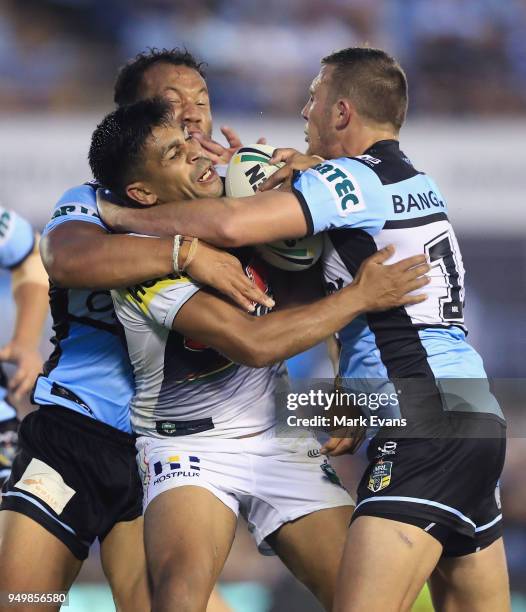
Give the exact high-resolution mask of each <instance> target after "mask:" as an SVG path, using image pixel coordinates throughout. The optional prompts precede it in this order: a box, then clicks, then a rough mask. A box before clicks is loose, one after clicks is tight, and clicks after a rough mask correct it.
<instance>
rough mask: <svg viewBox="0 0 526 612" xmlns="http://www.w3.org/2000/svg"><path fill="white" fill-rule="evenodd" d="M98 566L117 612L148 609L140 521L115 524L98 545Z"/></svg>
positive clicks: (138, 519) (141, 524)
mask: <svg viewBox="0 0 526 612" xmlns="http://www.w3.org/2000/svg"><path fill="white" fill-rule="evenodd" d="M100 552H101V555H100V556H101V562H102V568H103V570H104V574H105V575H106V578H107V579H108V582H109V584H110V587H111V592H112V594H113V598H114V600H115V603H116V606H117V608H118V609H120V610H126V611H130V612H131V611H132V610H137V611H142V610H149V609H150V605H151V602H150V590H149V585H148V573H147V570H146V555H145V552H144V533H143V517H142V516H140V517H138V518H136V519H135V520H132V521H121V522H119V523H117V524H116V525H115V526H114V527H113V528H112V530H111V531H110V532H109V533H108V535H107V536H106V537H105V538H104V539H103V540H102V543H101V548H100Z"/></svg>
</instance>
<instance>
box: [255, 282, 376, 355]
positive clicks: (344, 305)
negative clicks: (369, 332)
mask: <svg viewBox="0 0 526 612" xmlns="http://www.w3.org/2000/svg"><path fill="white" fill-rule="evenodd" d="M366 310H367V306H366V302H365V300H364V299H363V297H362V292H361V290H360V289H359V288H358V287H354V286H349V287H347V288H345V289H343V290H341V291H338V292H337V293H335V294H333V295H331V296H329V297H327V298H324V299H323V300H318V301H316V302H314V303H312V304H309V305H307V306H297V307H294V308H288V309H285V310H283V311H280V312H273V313H270V314H269V315H266V316H264V317H260V318H258V319H257V320H255V321H254V323H253V326H252V333H251V345H252V350H251V351H250V354H251V359H253V360H254V361H253V363H250V364H249V365H254V366H256V367H263V366H267V365H270V364H272V363H276V362H278V361H282V360H284V359H288V358H289V357H292V356H293V355H297V354H298V353H301V352H303V351H306V350H308V349H310V348H312V347H313V346H315V345H316V344H318V343H319V342H322V341H323V340H324V339H325V338H327V336H329V335H331V334H333V333H335V332H336V331H338V330H340V329H341V328H342V327H345V326H346V325H348V324H349V323H350V322H351V321H352V320H353V319H354V318H356V317H357V316H359V315H361V314H363V313H364V312H366Z"/></svg>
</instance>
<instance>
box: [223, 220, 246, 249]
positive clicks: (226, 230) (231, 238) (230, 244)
mask: <svg viewBox="0 0 526 612" xmlns="http://www.w3.org/2000/svg"><path fill="white" fill-rule="evenodd" d="M217 244H218V245H219V246H222V247H224V248H229V249H235V248H237V247H240V246H243V244H244V242H243V234H242V231H241V228H240V225H239V222H238V221H236V219H235V217H234V216H233V215H225V217H224V218H222V219H219V220H218V223H217Z"/></svg>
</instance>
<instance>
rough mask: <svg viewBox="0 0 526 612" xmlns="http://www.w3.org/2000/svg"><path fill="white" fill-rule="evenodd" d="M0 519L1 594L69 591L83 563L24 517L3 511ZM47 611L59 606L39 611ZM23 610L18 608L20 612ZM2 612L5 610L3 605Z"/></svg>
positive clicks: (51, 535)
mask: <svg viewBox="0 0 526 612" xmlns="http://www.w3.org/2000/svg"><path fill="white" fill-rule="evenodd" d="M0 516H1V522H0V529H1V536H0V568H1V570H0V592H2V593H5V592H35V591H37V592H51V591H67V590H68V589H69V587H70V586H71V584H72V583H73V581H74V580H75V578H76V576H77V574H78V572H79V570H80V567H81V565H82V561H80V560H79V559H77V558H76V557H75V556H74V555H73V553H72V552H71V551H70V550H69V548H68V547H67V546H66V545H65V544H63V543H62V542H61V541H60V540H59V539H58V538H56V537H55V536H54V535H53V534H51V533H50V532H49V531H47V530H46V529H44V527H42V526H41V525H39V524H38V523H37V522H35V521H34V520H33V519H31V518H29V517H27V516H25V515H24V514H21V513H19V512H12V511H10V510H2V512H0ZM46 608H47V609H48V610H56V609H58V608H59V606H50V607H47V606H46V607H43V608H40V609H42V610H45V609H46ZM11 609H12V608H9V610H11ZM24 609H25V608H23V607H17V610H21V611H22V610H24ZM28 609H33V608H28ZM0 610H3V608H2V606H1V604H0Z"/></svg>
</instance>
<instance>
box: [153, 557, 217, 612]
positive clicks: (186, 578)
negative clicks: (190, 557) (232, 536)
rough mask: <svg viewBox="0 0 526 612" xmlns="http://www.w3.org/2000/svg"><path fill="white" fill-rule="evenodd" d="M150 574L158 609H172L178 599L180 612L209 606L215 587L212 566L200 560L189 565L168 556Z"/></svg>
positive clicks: (202, 609)
mask: <svg viewBox="0 0 526 612" xmlns="http://www.w3.org/2000/svg"><path fill="white" fill-rule="evenodd" d="M151 574H152V600H153V608H154V609H155V610H162V611H168V610H171V609H173V602H174V601H176V602H177V610H178V612H202V611H204V610H205V609H206V605H207V602H208V598H209V596H210V593H211V591H212V589H213V587H214V578H213V573H212V571H211V569H207V568H206V567H204V566H203V565H201V566H200V564H198V563H196V564H186V563H181V562H180V560H179V561H176V560H175V559H167V560H166V561H165V562H163V563H161V564H159V565H158V567H157V568H156V569H155V571H152V573H151ZM170 606H171V607H170Z"/></svg>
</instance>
